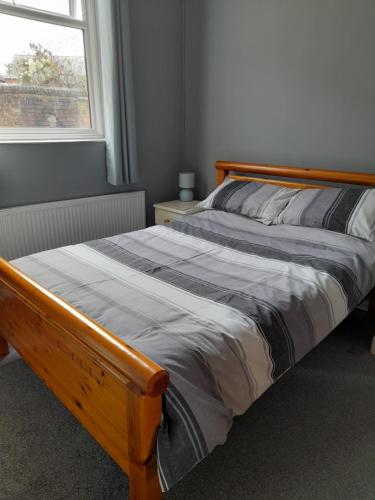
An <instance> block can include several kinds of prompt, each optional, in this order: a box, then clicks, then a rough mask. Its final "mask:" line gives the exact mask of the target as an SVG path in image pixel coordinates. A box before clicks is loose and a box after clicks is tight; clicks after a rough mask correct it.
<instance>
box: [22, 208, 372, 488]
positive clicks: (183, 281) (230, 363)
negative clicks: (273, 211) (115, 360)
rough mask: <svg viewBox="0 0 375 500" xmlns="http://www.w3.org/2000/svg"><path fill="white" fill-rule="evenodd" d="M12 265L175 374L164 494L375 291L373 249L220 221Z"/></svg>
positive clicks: (191, 222)
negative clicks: (284, 374)
mask: <svg viewBox="0 0 375 500" xmlns="http://www.w3.org/2000/svg"><path fill="white" fill-rule="evenodd" d="M13 265H15V266H16V267H17V268H19V269H21V270H22V271H23V272H25V273H26V274H28V275H29V276H31V277H32V278H33V279H35V280H36V281H37V282H39V283H40V284H41V285H43V286H44V287H46V288H48V289H49V290H51V291H52V292H54V293H55V294H56V295H58V296H61V297H62V298H64V299H65V300H67V301H68V302H69V303H70V304H72V305H73V306H75V307H76V308H78V309H79V310H81V311H82V312H84V313H86V314H87V315H89V316H90V317H92V318H93V319H95V320H96V321H98V322H99V323H100V324H102V325H103V326H105V327H106V328H108V329H109V330H111V331H112V332H113V333H114V334H116V335H117V336H118V337H120V338H122V339H123V340H125V341H126V342H127V343H128V344H130V345H132V346H133V347H135V348H137V349H138V350H140V351H141V352H143V353H144V354H146V355H147V356H148V357H150V358H151V359H153V360H154V361H156V362H157V363H158V364H160V365H161V366H163V367H164V368H166V369H167V370H168V372H169V374H170V378H171V383H170V385H169V388H168V390H167V392H166V394H165V397H164V405H163V419H162V422H161V426H160V430H159V435H158V443H157V446H158V450H157V452H158V465H159V478H160V483H161V485H162V489H163V490H164V491H165V490H167V489H169V488H170V487H171V486H173V485H174V484H175V483H176V482H177V481H178V480H179V479H181V478H182V477H183V476H184V475H185V474H186V473H187V472H188V471H189V470H191V469H192V467H193V466H194V465H195V464H197V463H198V462H199V461H201V460H202V459H204V458H205V457H206V456H207V455H208V454H209V453H210V452H211V451H212V450H213V448H214V447H215V446H217V445H218V444H222V443H224V441H225V440H226V437H227V434H228V431H229V429H230V427H231V425H232V420H233V417H234V416H236V415H239V414H241V413H244V412H245V411H246V410H247V409H248V408H249V406H250V405H251V404H252V403H253V402H254V401H255V400H256V399H257V398H258V397H259V396H260V395H261V394H262V393H263V392H264V391H265V390H266V389H267V388H268V387H269V386H270V385H271V384H272V383H273V382H274V381H275V380H277V379H278V378H279V377H280V376H281V375H282V374H283V373H285V372H286V371H287V370H288V369H289V368H291V367H292V366H293V365H294V364H295V363H296V362H298V361H299V360H300V359H301V358H302V357H303V356H304V355H305V354H306V353H307V352H309V351H310V350H311V349H312V348H313V347H314V346H316V345H317V344H318V343H319V342H320V341H321V340H322V339H324V338H325V337H326V336H327V335H328V334H329V333H330V332H331V331H332V330H333V329H334V328H335V327H336V326H337V325H338V324H339V323H340V322H341V321H342V320H343V319H344V318H345V317H346V316H347V315H348V314H349V312H350V311H351V310H352V309H353V308H355V307H356V306H357V305H358V304H359V302H361V300H362V299H363V298H364V297H365V296H366V295H367V293H369V292H370V290H371V289H372V288H373V287H374V286H375V245H374V244H371V243H367V242H365V241H364V240H361V239H359V238H355V237H353V236H348V235H344V234H338V233H335V232H332V231H328V230H323V229H312V228H303V227H293V226H286V225H281V226H266V225H263V224H261V223H259V222H256V221H252V220H250V219H248V218H245V217H242V216H240V215H235V214H229V213H225V212H218V211H215V210H212V211H206V212H201V213H199V214H196V215H193V216H189V217H185V218H183V219H181V220H179V221H175V222H174V223H172V225H170V226H154V227H150V228H148V229H145V230H142V231H137V232H134V233H127V234H121V235H118V236H115V237H112V238H107V239H102V240H97V241H91V242H88V243H85V244H80V245H75V246H69V247H64V248H59V249H56V250H51V251H47V252H42V253H39V254H35V255H32V256H28V257H24V258H21V259H17V260H15V261H13ZM249 446H251V445H249Z"/></svg>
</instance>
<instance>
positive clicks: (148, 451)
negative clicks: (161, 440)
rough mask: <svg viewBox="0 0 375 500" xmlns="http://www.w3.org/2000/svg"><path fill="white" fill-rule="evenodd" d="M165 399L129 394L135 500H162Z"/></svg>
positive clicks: (131, 486) (132, 495) (131, 484)
mask: <svg viewBox="0 0 375 500" xmlns="http://www.w3.org/2000/svg"><path fill="white" fill-rule="evenodd" d="M161 410H162V396H157V397H149V396H145V395H142V394H140V393H139V391H138V390H137V389H136V388H135V389H134V390H131V391H129V393H128V422H127V428H128V433H129V441H128V456H129V462H130V463H129V472H128V477H129V489H130V498H131V500H162V498H163V494H162V491H161V487H160V482H159V477H158V468H157V458H156V441H157V433H158V429H159V425H160V419H161Z"/></svg>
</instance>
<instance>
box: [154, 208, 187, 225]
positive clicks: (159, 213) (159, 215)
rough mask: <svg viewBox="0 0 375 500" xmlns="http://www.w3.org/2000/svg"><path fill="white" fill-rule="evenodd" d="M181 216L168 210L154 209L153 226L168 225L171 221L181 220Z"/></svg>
mask: <svg viewBox="0 0 375 500" xmlns="http://www.w3.org/2000/svg"><path fill="white" fill-rule="evenodd" d="M181 217H183V215H182V214H175V213H173V212H171V211H170V210H162V209H161V208H156V209H155V224H169V223H170V222H172V221H173V220H177V219H181Z"/></svg>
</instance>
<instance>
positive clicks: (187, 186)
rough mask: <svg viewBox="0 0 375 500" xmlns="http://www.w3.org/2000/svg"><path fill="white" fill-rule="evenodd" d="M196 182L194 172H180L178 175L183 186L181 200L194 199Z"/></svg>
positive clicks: (181, 186)
mask: <svg viewBox="0 0 375 500" xmlns="http://www.w3.org/2000/svg"><path fill="white" fill-rule="evenodd" d="M194 182H195V173H194V172H180V173H179V176H178V185H179V187H180V188H181V191H180V201H193V199H194V193H193V187H194Z"/></svg>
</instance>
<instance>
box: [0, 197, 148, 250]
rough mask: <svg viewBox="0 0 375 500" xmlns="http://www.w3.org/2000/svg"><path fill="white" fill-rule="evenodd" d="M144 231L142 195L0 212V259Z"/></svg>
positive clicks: (44, 204)
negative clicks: (129, 232) (128, 232)
mask: <svg viewBox="0 0 375 500" xmlns="http://www.w3.org/2000/svg"><path fill="white" fill-rule="evenodd" d="M144 227H145V193H144V191H134V192H131V193H121V194H113V195H105V196H94V197H91V198H80V199H76V200H65V201H57V202H52V203H41V204H38V205H28V206H23V207H15V208H8V209H3V210H0V255H1V256H2V257H4V258H5V259H7V260H11V259H16V258H18V257H23V256H24V255H29V254H32V253H36V252H41V251H43V250H49V249H51V248H57V247H60V246H64V245H71V244H75V243H81V242H83V241H89V240H94V239H97V238H104V237H107V236H113V235H114V234H120V233H125V232H127V231H135V230H137V229H142V228H144Z"/></svg>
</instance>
